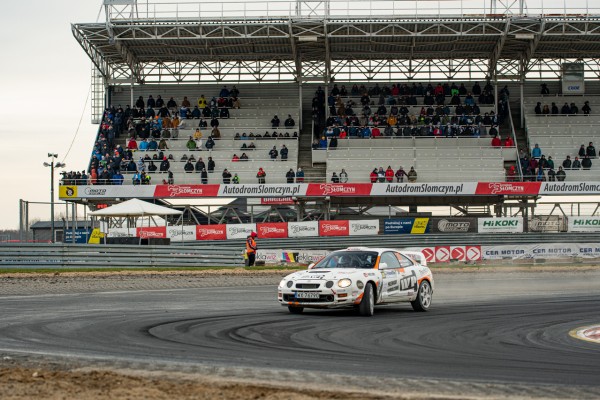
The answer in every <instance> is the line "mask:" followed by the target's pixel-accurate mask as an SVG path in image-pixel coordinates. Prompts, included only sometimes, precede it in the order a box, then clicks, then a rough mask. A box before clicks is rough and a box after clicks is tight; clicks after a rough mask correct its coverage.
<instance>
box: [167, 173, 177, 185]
mask: <svg viewBox="0 0 600 400" xmlns="http://www.w3.org/2000/svg"><path fill="white" fill-rule="evenodd" d="M167 183H168V184H169V185H173V184H175V177H174V176H173V172H171V171H167Z"/></svg>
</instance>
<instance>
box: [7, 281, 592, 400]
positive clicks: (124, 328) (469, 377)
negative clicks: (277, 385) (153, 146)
mask: <svg viewBox="0 0 600 400" xmlns="http://www.w3.org/2000/svg"><path fill="white" fill-rule="evenodd" d="M275 280H277V281H278V279H276V278H274V281H275ZM1 289H2V288H1V287H0V310H1V312H0V353H1V354H21V355H23V354H25V355H38V356H39V355H43V356H46V357H62V358H64V357H66V358H69V359H81V360H84V359H85V360H98V361H102V362H104V363H105V364H106V363H114V364H115V365H119V366H127V365H130V366H135V367H136V368H146V367H147V368H155V369H156V368H158V369H160V368H166V369H171V370H182V369H183V370H186V368H187V369H188V370H193V369H194V366H196V367H198V366H202V367H203V368H213V369H215V370H217V369H219V368H225V369H227V368H230V369H229V370H228V371H230V373H231V371H233V370H235V368H241V369H244V368H245V370H246V371H248V370H252V371H258V370H264V371H272V372H271V374H270V375H269V376H271V377H273V378H274V379H284V380H285V379H290V380H302V376H304V377H305V378H304V379H305V380H311V379H313V380H314V379H318V378H317V377H324V376H328V374H330V375H331V376H334V375H335V376H337V377H338V380H337V381H336V384H339V385H344V380H346V381H348V380H351V379H352V377H355V380H354V383H356V382H357V381H356V379H359V380H360V379H364V380H365V382H367V381H368V382H371V384H372V385H373V386H375V387H377V385H378V384H379V383H381V384H384V383H386V382H387V383H389V382H396V380H397V379H409V380H410V382H413V383H414V382H421V381H422V382H426V381H427V382H433V381H436V382H438V381H439V380H442V381H447V382H450V381H452V382H471V383H472V384H473V385H479V384H482V383H491V384H494V385H496V384H499V385H504V384H508V385H507V387H509V386H510V387H513V388H515V387H518V385H523V387H527V385H535V388H536V389H531V390H532V392H531V393H529V394H536V393H537V394H538V395H540V394H541V395H542V396H543V397H555V396H558V397H562V396H565V397H582V398H598V397H600V373H599V371H600V345H599V344H595V343H590V342H586V341H582V340H577V339H575V338H572V337H570V336H569V331H571V330H573V329H575V328H577V327H581V326H587V325H593V324H597V323H599V322H600V271H588V272H585V273H584V272H575V273H571V272H537V273H533V272H514V273H507V274H504V273H481V274H479V273H468V274H439V275H436V291H435V292H434V300H433V305H432V308H431V310H430V311H429V312H426V313H417V312H414V311H412V308H411V307H410V305H409V304H400V305H393V306H380V307H376V310H375V316H374V317H372V318H367V317H360V316H358V315H356V314H355V313H354V312H353V311H350V310H348V311H346V310H343V311H339V310H336V311H331V310H307V311H305V313H304V314H301V315H292V314H289V313H288V311H287V308H284V307H281V306H280V305H279V304H278V303H277V301H276V284H274V285H267V286H265V285H261V286H247V287H239V286H237V287H230V286H227V285H225V286H223V287H211V288H184V289H176V288H173V289H157V290H153V289H150V290H148V289H144V290H134V291H122V290H119V291H107V292H94V293H65V294H39V295H27V296H15V295H3V294H2V291H1ZM221 371H222V370H221ZM273 371H275V372H273ZM265 375H267V374H266V373H265ZM292 376H293V377H294V378H293V379H291V378H290V377H292ZM340 377H342V378H340ZM331 379H332V382H333V380H334V378H331ZM378 382H379V383H378ZM515 385H517V386H515ZM531 387H534V386H531ZM543 387H552V388H553V389H552V391H551V392H544V391H542V392H539V390H540V388H543ZM575 387H577V388H578V389H577V390H575V391H573V390H571V389H570V388H575ZM380 389H384V388H380ZM519 390H521V389H519ZM483 392H485V390H484V391H483ZM519 394H520V395H523V394H527V393H523V391H520V392H519ZM549 394H552V396H549Z"/></svg>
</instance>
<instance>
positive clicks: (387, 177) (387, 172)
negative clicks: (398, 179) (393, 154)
mask: <svg viewBox="0 0 600 400" xmlns="http://www.w3.org/2000/svg"><path fill="white" fill-rule="evenodd" d="M385 180H386V181H387V182H388V183H392V182H393V181H394V170H393V169H392V167H391V166H390V165H388V167H387V169H386V170H385Z"/></svg>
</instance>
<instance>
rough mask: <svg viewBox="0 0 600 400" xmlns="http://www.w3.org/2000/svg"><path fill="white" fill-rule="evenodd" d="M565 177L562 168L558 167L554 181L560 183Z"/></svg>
mask: <svg viewBox="0 0 600 400" xmlns="http://www.w3.org/2000/svg"><path fill="white" fill-rule="evenodd" d="M566 177H567V174H566V173H565V171H563V169H562V167H558V172H557V173H556V180H557V181H559V182H562V181H564V180H565V178H566Z"/></svg>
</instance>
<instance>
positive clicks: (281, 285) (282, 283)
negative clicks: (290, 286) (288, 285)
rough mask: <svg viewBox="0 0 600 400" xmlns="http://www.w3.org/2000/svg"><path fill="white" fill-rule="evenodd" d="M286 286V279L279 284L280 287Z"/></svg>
mask: <svg viewBox="0 0 600 400" xmlns="http://www.w3.org/2000/svg"><path fill="white" fill-rule="evenodd" d="M284 286H285V279H282V280H281V282H279V287H284Z"/></svg>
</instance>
